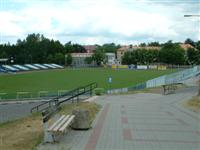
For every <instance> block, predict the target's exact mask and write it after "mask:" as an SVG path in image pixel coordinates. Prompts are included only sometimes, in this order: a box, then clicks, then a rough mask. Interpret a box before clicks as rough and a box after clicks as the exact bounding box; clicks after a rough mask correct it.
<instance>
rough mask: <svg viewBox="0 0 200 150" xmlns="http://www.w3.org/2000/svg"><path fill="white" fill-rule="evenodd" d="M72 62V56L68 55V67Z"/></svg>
mask: <svg viewBox="0 0 200 150" xmlns="http://www.w3.org/2000/svg"><path fill="white" fill-rule="evenodd" d="M72 61H73V58H72V55H71V54H70V53H68V54H67V58H66V63H67V65H68V66H70V65H71V64H72Z"/></svg>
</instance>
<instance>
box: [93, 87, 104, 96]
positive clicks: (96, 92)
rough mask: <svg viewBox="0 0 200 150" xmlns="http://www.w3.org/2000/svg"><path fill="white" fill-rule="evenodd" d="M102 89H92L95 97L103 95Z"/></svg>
mask: <svg viewBox="0 0 200 150" xmlns="http://www.w3.org/2000/svg"><path fill="white" fill-rule="evenodd" d="M104 92H105V91H104V89H103V88H96V89H94V93H95V94H96V95H102V94H104Z"/></svg>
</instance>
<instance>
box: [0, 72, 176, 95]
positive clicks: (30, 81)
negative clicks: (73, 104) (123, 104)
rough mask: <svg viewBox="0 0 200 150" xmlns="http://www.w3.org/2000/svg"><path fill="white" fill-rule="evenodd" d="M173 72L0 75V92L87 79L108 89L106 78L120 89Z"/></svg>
mask: <svg viewBox="0 0 200 150" xmlns="http://www.w3.org/2000/svg"><path fill="white" fill-rule="evenodd" d="M175 71H176V70H163V71H158V70H112V69H102V68H101V69H100V68H99V69H98V68H87V69H86V68H84V69H63V70H46V71H40V72H26V73H20V74H7V75H0V93H7V94H12V93H17V92H22V93H23V92H32V93H37V92H39V91H48V92H57V91H59V90H61V91H64V90H70V89H74V88H76V87H79V86H83V85H86V84H89V83H91V82H97V83H98V87H101V88H104V89H108V88H109V84H108V78H109V77H112V84H111V88H112V89H114V88H123V87H129V86H133V85H136V84H138V83H142V82H144V81H147V80H149V79H152V78H155V77H158V76H161V75H164V74H169V73H172V72H175Z"/></svg>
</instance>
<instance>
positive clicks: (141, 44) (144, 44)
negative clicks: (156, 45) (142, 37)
mask: <svg viewBox="0 0 200 150" xmlns="http://www.w3.org/2000/svg"><path fill="white" fill-rule="evenodd" d="M139 46H141V47H145V46H147V45H146V43H140V45H139Z"/></svg>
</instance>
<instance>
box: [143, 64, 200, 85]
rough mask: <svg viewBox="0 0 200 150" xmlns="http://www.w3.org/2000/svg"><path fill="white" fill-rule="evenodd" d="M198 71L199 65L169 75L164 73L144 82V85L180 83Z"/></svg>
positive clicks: (199, 70)
mask: <svg viewBox="0 0 200 150" xmlns="http://www.w3.org/2000/svg"><path fill="white" fill-rule="evenodd" d="M199 73H200V66H195V67H193V68H190V69H185V70H182V71H179V72H176V73H172V74H169V75H164V76H161V77H158V78H155V79H152V80H149V81H147V82H146V87H147V88H150V87H158V86H161V85H166V84H171V83H180V82H182V81H184V80H187V79H189V78H191V77H195V76H196V75H198V74H199Z"/></svg>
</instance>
